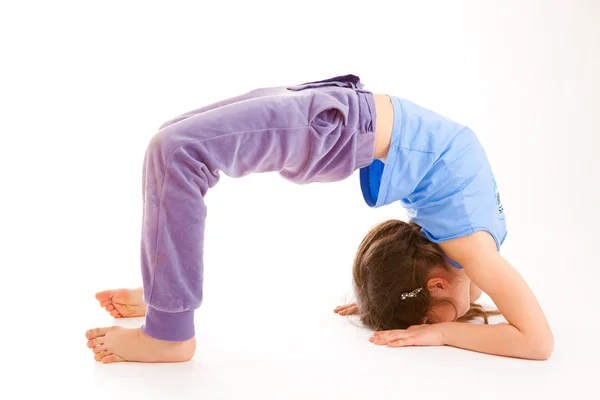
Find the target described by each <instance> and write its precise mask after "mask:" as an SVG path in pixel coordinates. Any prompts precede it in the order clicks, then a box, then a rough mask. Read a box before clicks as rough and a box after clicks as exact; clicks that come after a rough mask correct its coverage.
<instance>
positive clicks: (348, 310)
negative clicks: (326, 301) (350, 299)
mask: <svg viewBox="0 0 600 400" xmlns="http://www.w3.org/2000/svg"><path fill="white" fill-rule="evenodd" d="M333 312H334V313H336V314H339V315H356V314H358V306H357V305H356V303H350V304H346V305H344V306H337V307H336V308H335V310H333Z"/></svg>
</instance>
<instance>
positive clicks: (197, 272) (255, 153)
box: [86, 75, 553, 363]
mask: <svg viewBox="0 0 600 400" xmlns="http://www.w3.org/2000/svg"><path fill="white" fill-rule="evenodd" d="M356 170H360V183H361V189H362V193H363V196H364V199H365V201H366V203H367V204H368V205H369V206H371V207H381V206H383V205H387V204H390V203H393V202H396V201H399V202H401V204H402V205H403V206H404V207H405V208H406V209H407V213H408V216H409V217H410V218H411V222H410V223H404V222H401V221H387V222H385V223H383V224H380V225H379V226H377V227H375V228H374V229H373V230H372V231H371V232H369V234H368V235H367V236H366V237H365V239H364V240H363V242H362V243H361V245H360V247H359V249H358V252H357V255H356V258H355V262H354V266H353V278H354V287H355V291H356V296H357V305H349V306H345V307H342V308H338V309H337V310H336V311H337V312H340V313H341V314H347V313H350V312H360V318H361V320H362V322H363V323H364V324H365V325H366V326H368V327H370V328H371V329H373V330H375V331H376V332H375V333H374V335H373V336H372V337H371V339H370V340H371V341H372V342H374V343H375V344H378V345H388V346H439V345H449V346H455V347H460V348H464V349H469V350H474V351H479V352H483V353H490V354H497V355H503V356H512V357H521V358H529V359H547V358H548V357H550V354H551V353H552V351H553V337H552V333H551V330H550V327H549V326H548V323H547V321H546V318H545V316H544V314H543V312H542V310H541V308H540V306H539V304H538V302H537V300H536V299H535V297H534V295H533V294H532V292H531V290H530V289H529V288H528V286H527V284H526V283H525V282H524V281H523V279H522V278H521V276H520V275H519V274H518V273H517V272H516V271H515V270H514V268H513V267H512V266H511V265H510V264H509V263H508V262H507V261H506V260H505V259H504V258H503V257H502V256H501V255H500V254H499V249H500V246H501V244H502V243H503V241H504V239H505V237H506V223H505V216H504V210H503V208H502V205H501V203H500V197H499V194H498V190H497V188H496V183H495V180H494V176H493V174H492V171H491V168H490V166H489V164H488V161H487V157H486V154H485V152H484V150H483V148H482V147H481V145H480V143H479V141H478V140H477V137H476V136H475V134H474V133H473V132H472V131H471V130H470V129H469V128H467V127H465V126H462V125H460V124H457V123H456V122H454V121H451V120H449V119H447V118H444V117H442V116H440V115H437V114H436V113H433V112H431V111H429V110H426V109H424V108H422V107H419V106H418V105H416V104H413V103H411V102H409V101H407V100H403V99H400V98H397V97H394V96H387V95H382V94H373V93H371V92H369V91H367V90H364V89H363V85H362V84H361V82H360V79H359V78H358V77H357V76H354V75H346V76H340V77H335V78H331V79H327V80H323V81H316V82H308V83H304V84H300V85H294V86H288V87H275V88H265V89H259V90H255V91H252V92H250V93H247V94H245V95H242V96H239V97H236V98H232V99H228V100H225V101H222V102H219V103H216V104H213V105H211V106H208V107H204V108H200V109H198V110H195V111H192V112H189V113H187V114H184V115H182V116H180V117H178V118H176V119H174V120H172V121H169V122H167V123H166V124H164V125H163V126H162V127H161V129H160V131H159V132H158V133H157V134H156V135H155V136H153V137H152V139H151V141H150V143H149V145H148V147H147V150H146V154H145V158H144V168H143V177H142V179H143V198H144V204H143V207H144V208H143V227H142V228H143V229H142V242H141V264H142V278H143V298H142V290H141V289H140V290H137V291H135V290H134V291H128V290H121V291H107V292H101V293H98V294H97V298H98V300H99V301H100V305H101V306H103V307H106V309H107V311H109V312H110V313H111V315H113V316H116V317H119V316H139V315H144V313H145V323H144V325H143V326H142V327H141V328H139V329H123V328H119V327H111V328H96V329H92V330H90V331H88V332H86V337H87V339H88V347H90V348H91V349H92V350H93V352H94V354H95V356H94V357H95V359H96V360H98V361H102V362H105V363H110V362H115V361H141V362H181V361H187V360H189V359H191V358H192V356H193V355H194V352H195V339H194V310H195V309H197V308H198V307H199V306H200V304H201V302H202V280H203V279H202V278H203V268H204V266H203V257H202V256H203V245H204V224H205V218H206V212H207V209H206V204H205V202H204V197H205V195H206V193H207V190H208V189H209V188H211V187H214V185H216V184H217V182H218V181H219V173H220V172H221V171H222V172H223V173H225V174H227V175H228V176H231V177H242V176H245V175H247V174H250V173H260V172H278V173H279V174H280V175H281V176H283V177H284V178H285V179H288V180H290V181H292V182H295V183H298V184H306V183H310V182H334V181H339V180H342V179H345V178H347V177H349V176H350V175H352V174H353V173H354V172H355V171H356ZM479 288H481V289H479ZM481 290H483V291H484V292H486V293H487V294H488V295H489V296H490V297H491V298H492V299H493V301H494V303H495V304H496V305H497V307H498V308H499V310H500V312H502V314H503V315H504V316H505V318H506V319H507V321H508V323H507V324H499V325H487V324H484V325H478V324H464V323H460V322H459V321H461V320H465V319H469V318H471V317H472V316H473V315H474V313H476V311H477V309H476V308H471V304H472V303H473V302H474V301H475V300H476V298H477V297H478V295H479V293H481Z"/></svg>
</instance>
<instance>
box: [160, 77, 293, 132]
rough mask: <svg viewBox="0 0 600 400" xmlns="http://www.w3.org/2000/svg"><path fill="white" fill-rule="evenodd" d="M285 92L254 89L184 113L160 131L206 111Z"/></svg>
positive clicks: (282, 90) (280, 88)
mask: <svg viewBox="0 0 600 400" xmlns="http://www.w3.org/2000/svg"><path fill="white" fill-rule="evenodd" d="M284 91H285V88H282V87H274V88H261V89H256V90H252V91H250V92H248V93H244V94H242V95H240V96H235V97H231V98H229V99H225V100H221V101H218V102H216V103H213V104H210V105H208V106H204V107H200V108H197V109H195V110H192V111H189V112H186V113H185V114H181V115H179V116H177V117H175V118H173V119H171V120H169V121H167V122H165V123H164V124H162V125H161V126H160V129H159V130H161V129H164V128H166V127H169V126H171V125H173V124H175V123H177V122H180V121H183V120H185V119H188V118H189V117H193V116H195V115H199V114H202V113H205V112H207V111H212V110H216V109H218V108H221V107H224V106H227V105H230V104H234V103H239V102H241V101H244V100H250V99H257V98H260V97H267V96H273V95H276V94H278V93H279V94H281V93H282V92H284Z"/></svg>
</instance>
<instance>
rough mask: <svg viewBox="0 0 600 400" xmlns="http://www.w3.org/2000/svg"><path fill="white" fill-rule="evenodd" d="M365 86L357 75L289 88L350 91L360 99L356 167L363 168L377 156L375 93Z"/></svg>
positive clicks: (289, 88)
mask: <svg viewBox="0 0 600 400" xmlns="http://www.w3.org/2000/svg"><path fill="white" fill-rule="evenodd" d="M363 87H364V85H363V84H362V82H361V81H360V78H359V77H358V76H356V75H342V76H336V77H334V78H329V79H324V80H320V81H312V82H305V83H302V84H299V85H293V86H288V87H287V89H288V90H294V91H299V90H306V89H320V88H322V89H325V90H327V89H328V88H334V90H335V89H343V90H347V89H350V90H352V91H354V93H356V95H357V98H358V126H357V128H358V132H357V141H358V143H357V150H356V164H357V165H356V167H357V168H362V167H366V166H367V165H370V164H371V163H372V162H373V157H374V154H375V132H376V129H377V126H376V120H377V113H376V111H375V98H374V96H373V93H371V92H370V91H368V90H364V89H363Z"/></svg>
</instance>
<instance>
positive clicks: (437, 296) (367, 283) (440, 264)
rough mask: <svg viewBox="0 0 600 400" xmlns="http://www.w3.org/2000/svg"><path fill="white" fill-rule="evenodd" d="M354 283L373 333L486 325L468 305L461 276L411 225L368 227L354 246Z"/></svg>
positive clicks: (364, 318) (466, 281)
mask: <svg viewBox="0 0 600 400" xmlns="http://www.w3.org/2000/svg"><path fill="white" fill-rule="evenodd" d="M353 280H354V289H355V292H356V297H357V302H358V304H359V309H360V314H361V321H362V322H363V323H364V324H365V325H366V326H368V327H370V328H371V329H375V330H386V329H406V328H408V327H409V326H411V325H418V324H423V323H439V322H449V321H457V320H464V319H472V318H473V317H475V316H483V317H484V319H485V321H486V323H487V316H486V315H485V313H484V312H483V311H482V310H481V309H480V307H479V306H475V305H472V304H471V301H470V300H471V299H470V287H471V284H470V281H469V279H468V277H467V275H466V274H465V272H464V271H463V270H462V269H458V268H455V267H453V266H452V265H450V264H449V263H448V262H447V260H446V258H445V257H444V254H443V252H442V250H441V248H440V247H439V246H438V245H437V244H435V243H432V242H431V241H430V240H428V239H427V237H426V236H425V235H423V234H422V233H421V227H420V226H418V225H417V224H415V223H414V222H409V223H406V222H403V221H399V220H390V221H386V222H383V223H381V224H379V225H378V226H376V227H375V228H374V229H372V230H371V231H370V232H369V233H368V234H367V236H366V237H365V238H364V239H363V241H362V243H361V244H360V246H359V248H358V252H357V254H356V257H355V260H354V266H353ZM419 289H420V290H419ZM411 292H412V295H408V296H407V294H408V293H411ZM403 295H404V296H403ZM403 297H404V298H403Z"/></svg>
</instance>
